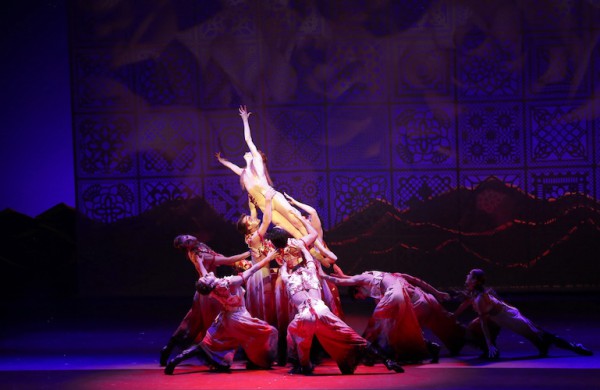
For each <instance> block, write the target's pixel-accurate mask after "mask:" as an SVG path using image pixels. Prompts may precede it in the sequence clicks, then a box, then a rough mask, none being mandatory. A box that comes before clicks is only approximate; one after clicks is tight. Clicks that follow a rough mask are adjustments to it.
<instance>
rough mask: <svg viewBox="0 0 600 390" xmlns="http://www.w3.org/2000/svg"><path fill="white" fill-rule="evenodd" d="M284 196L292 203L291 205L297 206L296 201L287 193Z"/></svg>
mask: <svg viewBox="0 0 600 390" xmlns="http://www.w3.org/2000/svg"><path fill="white" fill-rule="evenodd" d="M283 196H285V198H286V199H287V200H288V201H289V202H290V204H291V205H293V206H295V205H296V199H294V198H292V197H291V196H289V195H288V194H287V192H284V193H283Z"/></svg>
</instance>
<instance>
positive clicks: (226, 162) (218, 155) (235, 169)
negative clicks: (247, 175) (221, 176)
mask: <svg viewBox="0 0 600 390" xmlns="http://www.w3.org/2000/svg"><path fill="white" fill-rule="evenodd" d="M215 157H216V158H217V160H219V162H220V163H221V164H223V165H224V166H226V167H227V168H229V169H231V170H232V171H233V172H234V173H235V174H236V175H238V176H240V175H241V174H242V172H243V171H244V170H243V169H242V168H240V167H239V166H237V165H235V164H234V163H232V162H231V161H229V160H227V159H226V158H225V157H223V156H221V152H217V153H215Z"/></svg>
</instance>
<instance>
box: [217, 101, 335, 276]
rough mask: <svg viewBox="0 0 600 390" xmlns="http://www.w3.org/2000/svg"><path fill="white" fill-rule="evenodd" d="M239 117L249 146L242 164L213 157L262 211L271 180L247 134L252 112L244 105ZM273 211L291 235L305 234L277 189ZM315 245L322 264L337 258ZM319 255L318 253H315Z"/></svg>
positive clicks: (318, 243)
mask: <svg viewBox="0 0 600 390" xmlns="http://www.w3.org/2000/svg"><path fill="white" fill-rule="evenodd" d="M239 112H240V116H241V117H242V120H243V122H244V139H245V140H246V144H247V145H248V148H249V149H250V151H249V152H247V153H245V154H244V160H246V167H245V168H241V167H239V166H237V165H235V164H234V163H232V162H230V161H229V160H227V159H225V158H223V157H222V156H221V153H220V152H219V153H217V154H216V157H217V160H219V162H220V163H221V164H223V165H224V166H226V167H227V168H229V169H231V170H232V171H233V172H234V173H235V174H237V175H238V176H239V177H240V183H241V185H242V187H243V188H244V189H245V190H246V191H247V192H248V198H249V201H250V202H249V203H250V208H252V207H255V206H257V207H259V208H260V209H261V210H262V211H263V213H264V210H265V194H266V193H267V191H268V190H269V189H270V188H272V186H273V182H272V181H271V178H270V177H269V172H268V170H267V167H266V164H265V157H264V155H263V153H262V152H261V151H259V150H258V149H257V148H256V145H254V142H253V141H252V135H251V134H250V124H249V123H248V118H249V117H250V115H251V114H252V113H251V112H248V110H247V109H246V107H245V106H240V109H239ZM272 205H273V213H272V222H273V223H274V224H275V225H277V226H280V227H281V228H283V229H285V230H286V231H287V232H288V233H290V234H291V235H292V236H293V237H295V238H301V237H303V236H305V235H306V234H307V232H306V228H305V227H304V225H303V224H302V221H301V220H300V211H298V210H297V209H296V208H294V207H293V206H292V205H291V204H290V203H289V202H288V200H287V199H286V198H285V196H284V195H283V194H282V193H281V192H277V193H276V194H275V196H274V197H273V200H272ZM315 247H316V248H317V249H318V251H319V253H318V254H317V256H316V257H317V258H318V259H319V260H320V261H321V262H324V263H326V264H323V265H324V266H326V267H329V265H330V264H331V263H333V262H335V261H336V260H337V256H336V255H335V254H333V252H331V251H330V250H329V249H327V248H326V247H325V245H324V244H323V241H322V240H321V239H317V241H316V242H315ZM319 255H320V256H319Z"/></svg>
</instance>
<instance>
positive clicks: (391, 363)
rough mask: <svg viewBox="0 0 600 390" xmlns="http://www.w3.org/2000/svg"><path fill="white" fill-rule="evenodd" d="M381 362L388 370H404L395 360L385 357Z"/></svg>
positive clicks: (399, 371)
mask: <svg viewBox="0 0 600 390" xmlns="http://www.w3.org/2000/svg"><path fill="white" fill-rule="evenodd" d="M383 364H384V365H385V367H386V368H387V369H388V370H390V371H395V372H397V373H402V372H404V368H402V366H401V365H400V364H399V363H398V362H397V361H395V360H392V359H385V360H384V361H383Z"/></svg>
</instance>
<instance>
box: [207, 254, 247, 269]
mask: <svg viewBox="0 0 600 390" xmlns="http://www.w3.org/2000/svg"><path fill="white" fill-rule="evenodd" d="M249 256H250V251H246V252H243V253H240V254H238V255H233V256H222V255H217V256H215V265H217V266H219V265H232V264H233V263H235V262H236V261H240V260H244V259H247V258H248V257H249Z"/></svg>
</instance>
